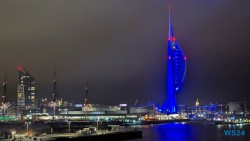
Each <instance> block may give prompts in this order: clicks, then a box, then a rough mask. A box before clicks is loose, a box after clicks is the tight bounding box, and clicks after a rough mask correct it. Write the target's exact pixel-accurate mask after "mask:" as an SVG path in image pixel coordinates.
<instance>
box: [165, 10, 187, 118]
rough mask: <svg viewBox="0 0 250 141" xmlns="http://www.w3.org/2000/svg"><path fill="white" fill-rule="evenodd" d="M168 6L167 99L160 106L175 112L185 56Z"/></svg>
mask: <svg viewBox="0 0 250 141" xmlns="http://www.w3.org/2000/svg"><path fill="white" fill-rule="evenodd" d="M170 10H171V7H169V33H168V54H167V57H168V58H167V89H168V90H167V101H166V102H165V104H164V105H163V107H162V110H163V111H167V112H168V113H177V111H178V110H177V104H176V94H177V93H178V92H179V91H180V89H181V87H182V84H183V81H184V78H185V75H186V67H187V66H186V57H185V55H184V53H183V51H182V49H181V47H180V45H179V44H178V43H177V41H176V38H175V37H174V32H173V28H172V24H171V14H170V12H171V11H170Z"/></svg>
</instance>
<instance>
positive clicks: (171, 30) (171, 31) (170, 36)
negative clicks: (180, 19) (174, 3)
mask: <svg viewBox="0 0 250 141" xmlns="http://www.w3.org/2000/svg"><path fill="white" fill-rule="evenodd" d="M168 11H169V15H168V22H169V24H168V26H169V27H168V28H169V29H168V38H169V40H170V39H171V38H172V37H173V36H174V35H173V34H174V33H173V28H172V23H171V6H170V5H169V6H168Z"/></svg>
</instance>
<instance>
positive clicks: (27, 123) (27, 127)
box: [25, 122, 30, 134]
mask: <svg viewBox="0 0 250 141" xmlns="http://www.w3.org/2000/svg"><path fill="white" fill-rule="evenodd" d="M25 124H26V125H27V126H26V129H27V134H28V133H29V124H30V122H25Z"/></svg>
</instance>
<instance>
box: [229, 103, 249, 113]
mask: <svg viewBox="0 0 250 141" xmlns="http://www.w3.org/2000/svg"><path fill="white" fill-rule="evenodd" d="M228 107H229V111H228V112H230V113H236V114H243V113H246V111H247V102H246V101H239V102H228Z"/></svg>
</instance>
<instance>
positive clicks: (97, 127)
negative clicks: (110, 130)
mask: <svg viewBox="0 0 250 141" xmlns="http://www.w3.org/2000/svg"><path fill="white" fill-rule="evenodd" d="M98 122H99V117H97V125H96V130H98Z"/></svg>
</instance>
